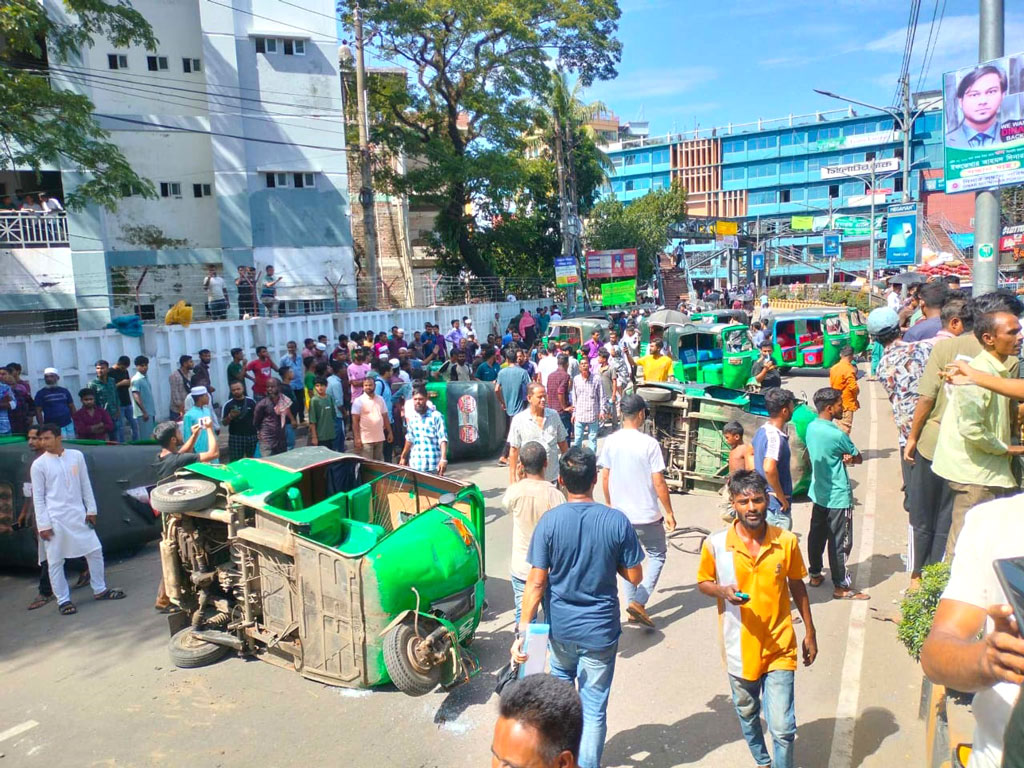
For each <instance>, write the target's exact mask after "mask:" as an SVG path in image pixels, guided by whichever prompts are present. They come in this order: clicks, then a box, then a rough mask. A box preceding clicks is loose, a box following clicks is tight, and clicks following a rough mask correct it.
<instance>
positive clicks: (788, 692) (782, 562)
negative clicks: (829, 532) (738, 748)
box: [697, 469, 818, 768]
mask: <svg viewBox="0 0 1024 768" xmlns="http://www.w3.org/2000/svg"><path fill="white" fill-rule="evenodd" d="M728 487H729V498H730V500H731V502H732V506H733V509H734V510H735V511H736V521H735V522H734V523H733V524H732V525H730V526H729V527H728V528H726V529H725V530H724V531H719V532H718V533H715V534H712V535H711V536H709V537H708V538H707V539H705V540H704V545H703V547H702V548H701V554H700V567H699V569H698V571H697V588H698V589H700V591H701V592H703V593H704V594H705V595H707V596H708V597H714V598H716V599H717V600H718V612H719V614H720V615H721V619H722V640H723V643H724V645H725V648H724V651H725V654H724V655H725V658H726V669H727V672H728V674H729V685H730V686H731V688H732V701H733V705H734V706H735V708H736V714H737V716H738V717H739V720H740V729H741V730H742V731H743V737H744V738H745V739H746V741H747V746H748V747H749V748H750V753H751V755H752V756H753V758H754V762H755V763H756V764H757V765H758V766H773V768H793V766H794V765H795V762H794V758H793V742H794V740H795V739H796V712H795V709H794V705H793V690H794V688H793V682H794V677H795V673H796V666H797V663H796V632H795V630H794V629H793V620H792V618H791V617H790V597H791V596H792V598H793V602H795V603H796V607H797V610H798V611H799V612H800V616H801V617H802V618H803V622H804V627H805V628H806V634H805V635H804V641H803V661H804V666H805V667H806V666H810V665H811V664H813V663H814V659H815V658H816V657H817V655H818V643H817V639H816V634H815V630H814V620H813V619H812V618H811V605H810V601H809V600H808V598H807V586H806V585H805V584H804V582H803V580H804V577H806V576H807V568H805V567H804V561H803V558H802V557H801V555H800V545H799V542H798V541H797V538H796V536H795V535H794V534H793V533H790V532H789V531H786V530H783V529H781V528H778V527H776V526H774V525H769V524H768V523H767V521H766V515H767V513H768V484H767V483H766V482H765V480H764V478H762V477H761V476H760V475H758V474H757V473H756V472H752V471H749V470H745V469H744V470H740V471H738V472H736V473H735V474H733V475H732V477H730V478H729V486H728ZM755 566H756V567H755ZM741 606H742V607H741ZM762 699H763V700H764V710H765V718H766V720H767V722H768V731H769V733H770V734H771V737H772V741H773V742H774V759H773V758H772V756H771V755H769V753H768V748H767V746H766V745H765V740H764V731H763V729H762V727H761V706H762Z"/></svg>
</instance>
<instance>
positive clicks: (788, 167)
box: [779, 160, 805, 174]
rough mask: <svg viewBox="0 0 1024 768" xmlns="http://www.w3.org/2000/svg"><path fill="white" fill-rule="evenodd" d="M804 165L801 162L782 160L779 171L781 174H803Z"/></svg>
mask: <svg viewBox="0 0 1024 768" xmlns="http://www.w3.org/2000/svg"><path fill="white" fill-rule="evenodd" d="M804 168H805V163H804V161H803V160H784V161H783V162H782V163H781V164H780V167H779V171H780V172H781V173H783V174H786V173H803V172H804Z"/></svg>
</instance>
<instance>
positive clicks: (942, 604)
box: [921, 494, 1024, 768]
mask: <svg viewBox="0 0 1024 768" xmlns="http://www.w3.org/2000/svg"><path fill="white" fill-rule="evenodd" d="M1022 503H1024V495H1021V494H1017V495H1016V496H1007V497H1004V498H1000V499H996V500H995V501H989V502H986V503H984V504H979V505H978V506H976V507H974V508H973V509H972V510H970V511H969V512H968V513H967V517H966V518H965V521H964V527H963V530H962V531H961V532H960V536H959V537H958V538H957V542H956V549H955V551H954V555H953V565H952V570H951V571H950V576H949V583H948V584H947V585H946V589H945V591H944V592H943V593H942V599H941V600H939V607H938V609H937V610H936V612H935V620H934V622H933V623H932V629H931V632H930V633H929V635H928V639H927V640H926V641H925V643H924V646H923V647H922V649H921V667H922V669H923V670H924V673H925V675H927V676H928V679H929V680H931V681H932V682H935V683H940V684H942V685H945V686H947V687H949V688H954V689H956V690H958V691H966V692H968V693H972V692H973V693H974V701H973V703H972V705H971V709H972V711H973V712H974V720H975V729H974V740H973V744H974V747H973V750H972V752H971V760H970V763H969V764H968V765H969V768H999V765H1000V761H1001V760H1002V758H1003V732H1004V731H1005V730H1006V726H1007V723H1008V721H1009V718H1010V710H1011V709H1012V708H1013V702H1014V700H1015V699H1016V698H1017V695H1018V693H1019V692H1020V686H1021V683H1022V682H1024V639H1021V636H1020V628H1019V627H1018V626H1016V623H1015V622H1014V621H1013V611H1012V609H1011V607H1010V606H1009V605H1007V604H1006V603H1007V596H1006V593H1005V592H1004V591H1003V587H1002V585H1001V584H1000V583H999V577H998V576H997V575H996V571H995V568H994V567H993V564H994V563H995V561H996V560H1001V559H1005V558H1011V557H1022V556H1024V517H1022V516H1021V504H1022ZM979 636H980V639H979Z"/></svg>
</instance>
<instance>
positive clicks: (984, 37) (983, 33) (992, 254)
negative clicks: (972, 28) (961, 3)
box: [974, 0, 1003, 296]
mask: <svg viewBox="0 0 1024 768" xmlns="http://www.w3.org/2000/svg"><path fill="white" fill-rule="evenodd" d="M979 10H980V15H979V24H978V27H979V29H978V61H988V60H990V59H998V58H999V57H1000V56H1002V55H1003V0H980V2H979ZM998 243H999V190H983V191H981V192H976V193H975V195H974V295H975V296H977V295H978V294H981V293H988V292H989V291H994V290H995V289H996V288H998V287H999V261H998V259H999V248H998V247H997V246H998Z"/></svg>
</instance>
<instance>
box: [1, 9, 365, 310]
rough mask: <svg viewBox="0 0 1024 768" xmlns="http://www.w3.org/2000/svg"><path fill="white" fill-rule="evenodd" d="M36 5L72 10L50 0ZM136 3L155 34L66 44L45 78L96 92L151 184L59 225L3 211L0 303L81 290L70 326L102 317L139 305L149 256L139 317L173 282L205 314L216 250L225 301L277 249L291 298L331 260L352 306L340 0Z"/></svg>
mask: <svg viewBox="0 0 1024 768" xmlns="http://www.w3.org/2000/svg"><path fill="white" fill-rule="evenodd" d="M45 5H46V7H47V10H48V12H50V13H51V14H62V13H64V10H63V5H62V3H61V2H59V0H45ZM132 5H133V6H134V7H135V8H136V9H137V10H138V11H139V12H140V13H142V15H143V16H144V17H145V18H146V20H147V21H149V23H150V24H151V25H152V27H153V31H154V34H155V36H156V37H157V39H158V40H159V44H158V48H157V50H156V51H147V50H145V49H142V48H126V49H116V48H114V47H113V46H112V45H111V44H109V43H107V42H105V41H104V40H102V39H97V40H96V42H95V44H94V45H93V46H92V47H91V48H86V49H85V50H83V51H82V52H81V56H80V58H79V59H77V60H76V61H74V62H71V63H68V64H56V63H55V64H52V66H51V72H52V73H53V75H52V82H53V84H54V86H55V87H59V88H64V89H69V90H73V91H76V92H79V93H83V94H85V95H87V96H88V97H89V98H90V99H91V100H92V102H93V104H94V105H95V119H96V120H97V121H98V122H99V123H100V125H102V127H104V128H105V129H106V130H108V131H110V132H111V136H112V141H113V142H114V143H116V144H117V145H118V146H119V147H120V148H121V151H122V152H123V154H124V155H125V157H126V158H127V160H128V162H129V163H130V164H131V165H132V167H133V168H134V169H135V171H136V172H137V173H138V174H139V175H140V176H142V177H145V178H148V179H150V180H151V181H152V182H153V184H154V185H155V187H156V189H157V192H158V194H159V195H160V197H159V199H157V200H146V199H144V198H142V197H141V196H138V195H135V196H131V197H126V198H125V199H123V200H122V201H121V203H120V204H119V205H118V208H117V210H116V211H114V212H109V211H105V210H103V209H100V208H98V207H95V206H91V207H89V208H88V209H87V210H85V211H82V212H77V213H71V214H69V215H68V217H67V222H66V225H67V228H66V234H65V230H64V229H63V225H64V222H60V223H59V224H57V223H54V224H49V225H48V228H45V227H44V231H42V232H41V233H39V232H33V233H29V232H27V231H26V227H30V226H35V224H33V223H32V222H28V221H25V220H24V219H25V216H24V215H22V216H21V217H20V218H21V221H18V222H14V223H15V226H12V219H13V218H14V217H13V216H12V215H10V214H6V215H5V214H3V213H0V218H4V219H6V223H7V226H6V229H5V227H4V224H3V222H0V321H11V320H12V319H15V316H13V315H8V314H6V313H7V312H12V311H20V312H29V313H31V312H38V311H39V310H43V309H51V310H52V309H65V310H67V309H70V308H74V307H77V322H78V326H79V327H80V328H82V329H88V328H95V327H100V326H103V325H104V324H106V323H107V322H108V321H109V320H110V318H111V316H116V315H121V314H132V313H134V312H135V311H136V301H135V295H134V294H135V288H136V283H137V281H138V280H139V277H140V276H141V275H142V271H143V269H146V268H148V271H147V273H146V276H145V278H144V280H143V282H142V285H141V286H140V288H139V295H140V304H141V311H142V313H143V316H144V318H145V317H151V316H153V315H155V316H157V317H162V315H163V314H164V312H166V310H167V308H168V307H169V306H170V305H172V304H174V303H175V302H176V301H177V300H179V299H185V300H186V301H189V302H190V303H191V304H192V305H193V307H194V311H195V314H196V316H197V318H201V317H203V316H204V308H203V304H204V294H203V289H202V278H203V276H204V275H205V274H206V269H207V267H208V265H211V264H214V265H217V266H218V267H222V269H223V273H224V276H225V278H226V282H227V283H228V285H229V294H230V298H231V303H232V309H231V311H230V313H229V317H231V316H234V315H235V313H236V312H237V302H236V296H235V290H234V286H233V284H232V282H233V279H234V277H235V276H236V275H237V268H238V266H239V265H246V266H255V267H256V269H257V270H263V269H264V268H265V267H266V266H267V265H273V266H274V267H275V269H276V273H277V275H278V276H280V277H283V280H282V282H281V283H280V285H279V289H278V298H279V299H280V300H281V301H282V302H283V309H285V310H286V311H287V310H290V311H295V312H308V311H310V310H316V309H319V308H320V307H319V306H318V305H322V304H323V303H324V302H325V301H326V300H328V299H331V301H333V291H332V289H331V288H330V286H329V285H328V284H327V281H326V280H325V278H330V279H331V281H332V282H334V283H336V282H337V281H338V280H339V278H340V279H341V282H342V288H341V292H340V295H339V299H340V303H341V305H342V307H343V308H347V307H351V306H354V302H355V298H356V294H355V275H354V264H353V252H352V234H351V229H350V225H349V197H348V195H349V193H348V179H347V164H346V157H345V136H344V122H343V119H342V110H341V92H340V91H341V89H340V86H339V75H338V57H337V50H338V38H337V25H336V21H335V20H334V3H333V1H332V0H303V2H302V3H301V4H297V3H291V2H283V0H246V2H244V3H242V2H239V1H238V0H133V3H132ZM300 5H301V6H302V7H299V6H300ZM58 181H59V188H55V186H56V183H57V182H58ZM81 181H82V175H81V173H80V172H79V171H78V170H77V169H75V168H73V167H61V168H60V169H59V176H58V174H56V173H49V174H44V180H43V182H42V184H41V186H38V187H35V186H34V185H36V184H39V182H37V181H36V180H35V177H34V175H32V174H27V173H14V174H10V173H9V174H3V173H0V185H2V187H3V188H0V197H2V195H3V194H5V193H6V194H12V193H17V191H18V190H19V189H20V190H22V191H24V192H30V191H33V190H34V189H35V188H41V189H46V190H47V191H49V192H51V193H57V194H58V195H60V194H62V193H63V194H66V193H69V192H72V191H73V190H74V189H75V187H76V186H78V185H79V184H80V183H81ZM40 234H41V235H42V237H43V240H42V241H40ZM26 235H30V236H28V237H26ZM30 246H36V247H30ZM39 246H41V247H39ZM69 267H70V270H71V274H70V275H69V274H67V273H68V269H69ZM57 277H60V279H56V278H57ZM51 283H52V284H53V285H51ZM5 285H6V286H7V287H6V289H5V287H4V286H5ZM26 317H27V316H25V315H20V316H17V319H18V320H24V319H25V318H26ZM36 317H37V318H38V317H39V316H38V315H37V316H36ZM0 324H3V322H0ZM8 324H10V323H9V322H8ZM15 324H16V323H15ZM42 329H43V328H42V327H40V330H42Z"/></svg>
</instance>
